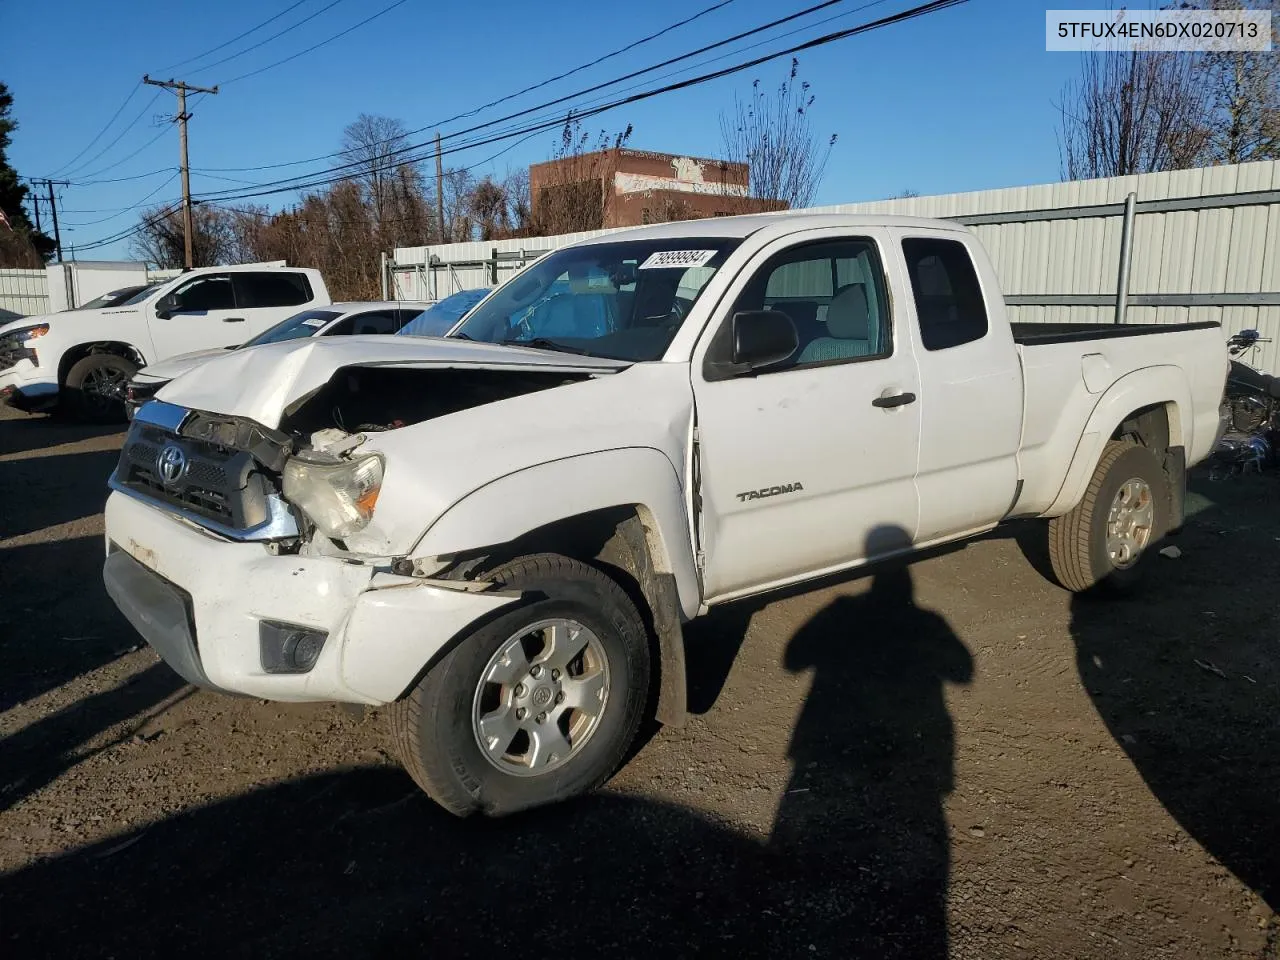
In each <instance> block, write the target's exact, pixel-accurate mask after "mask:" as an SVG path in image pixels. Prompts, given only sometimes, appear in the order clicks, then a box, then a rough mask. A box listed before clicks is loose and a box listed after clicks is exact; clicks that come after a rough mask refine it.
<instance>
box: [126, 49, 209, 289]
mask: <svg viewBox="0 0 1280 960" xmlns="http://www.w3.org/2000/svg"><path fill="white" fill-rule="evenodd" d="M142 82H143V83H149V84H151V86H153V87H164V88H165V89H167V90H177V91H178V115H177V117H175V118H174V119H176V120H177V121H178V144H179V148H180V150H181V151H182V248H183V255H184V262H185V263H186V268H187V269H188V270H190V269H191V266H192V264H191V260H192V257H191V238H192V235H193V234H194V233H195V226H194V225H193V224H192V222H191V170H190V168H189V166H188V165H187V121H188V120H190V119H191V114H189V113H187V91H188V90H190V91H191V92H192V93H217V92H218V88H217V87H193V86H191V84H189V83H183V82H182V81H181V80H152V79H151V78H150V77H149V76H147V75H146V74H143V76H142Z"/></svg>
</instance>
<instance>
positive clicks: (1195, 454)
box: [1012, 321, 1227, 514]
mask: <svg viewBox="0 0 1280 960" xmlns="http://www.w3.org/2000/svg"><path fill="white" fill-rule="evenodd" d="M1012 327H1013V336H1014V339H1015V341H1016V342H1017V344H1018V346H1017V350H1018V356H1019V357H1020V358H1021V362H1022V372H1023V411H1024V414H1023V427H1022V446H1021V451H1020V454H1019V466H1020V469H1021V471H1022V478H1023V489H1022V493H1021V496H1020V497H1019V500H1018V511H1019V513H1026V514H1037V513H1043V512H1044V511H1045V510H1046V509H1048V508H1049V507H1050V506H1051V505H1052V504H1053V502H1054V501H1055V500H1056V499H1057V497H1058V496H1059V494H1060V492H1061V489H1062V484H1063V467H1062V465H1063V463H1070V462H1071V460H1072V458H1073V457H1074V455H1075V452H1076V450H1077V447H1078V445H1079V444H1080V442H1081V437H1082V436H1083V435H1084V434H1085V433H1086V432H1087V424H1088V422H1089V418H1090V416H1091V415H1092V414H1093V412H1094V410H1095V409H1096V408H1097V406H1098V404H1099V403H1101V402H1103V400H1104V397H1105V396H1106V394H1107V393H1108V392H1109V391H1110V389H1111V387H1112V385H1114V384H1115V383H1117V382H1119V381H1120V380H1122V379H1124V378H1125V377H1126V376H1127V375H1129V374H1130V373H1133V372H1135V371H1153V370H1156V369H1159V370H1161V371H1162V372H1161V373H1159V374H1154V375H1156V376H1160V377H1163V378H1164V380H1163V381H1162V382H1163V384H1164V386H1163V387H1162V389H1163V390H1164V392H1165V393H1166V394H1167V399H1168V400H1170V401H1173V402H1176V403H1178V404H1179V405H1180V409H1179V413H1180V415H1181V416H1182V417H1184V418H1185V419H1184V420H1182V421H1181V422H1180V423H1179V424H1178V427H1179V430H1180V434H1181V435H1180V439H1181V442H1182V443H1183V444H1184V445H1185V446H1186V447H1187V450H1186V454H1187V459H1188V462H1189V463H1195V462H1196V461H1197V460H1198V459H1199V458H1201V457H1203V456H1205V455H1206V454H1207V453H1208V451H1209V449H1210V447H1211V446H1212V444H1213V440H1214V431H1215V429H1216V426H1217V408H1218V401H1219V399H1220V398H1221V396H1222V386H1223V383H1224V382H1225V381H1226V376H1227V349H1226V336H1225V335H1224V334H1223V332H1222V327H1221V324H1219V323H1216V322H1213V321H1208V322H1199V323H1126V324H1114V323H1017V324H1013V325H1012ZM1148 334H1165V336H1147V335H1148ZM1124 412H1125V411H1121V413H1124ZM1107 429H1110V425H1108V427H1107Z"/></svg>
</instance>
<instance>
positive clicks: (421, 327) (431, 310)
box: [396, 287, 489, 337]
mask: <svg viewBox="0 0 1280 960" xmlns="http://www.w3.org/2000/svg"><path fill="white" fill-rule="evenodd" d="M488 295H489V288H488V287H482V288H480V289H478V290H463V291H462V292H461V293H455V294H453V295H452V296H448V297H445V298H444V299H443V300H441V301H440V302H439V303H435V304H432V305H431V306H430V307H428V308H427V309H426V310H423V311H422V313H420V314H418V315H417V316H416V317H414V318H413V319H412V320H410V321H409V322H408V323H406V324H405V325H404V327H403V328H402V329H401V330H400V332H399V333H397V334H396V336H405V337H443V336H444V335H445V334H446V333H448V332H449V330H450V329H451V328H452V327H453V325H454V324H455V323H457V322H458V321H459V320H461V319H462V317H463V316H464V315H465V314H466V312H467V311H468V310H470V309H471V308H472V307H474V306H475V305H476V304H477V303H479V302H480V301H481V300H483V299H484V298H485V297H487V296H488Z"/></svg>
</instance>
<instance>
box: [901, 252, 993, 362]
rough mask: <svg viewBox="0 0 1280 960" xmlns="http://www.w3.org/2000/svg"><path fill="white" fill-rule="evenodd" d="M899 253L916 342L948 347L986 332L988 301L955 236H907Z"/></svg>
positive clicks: (959, 344)
mask: <svg viewBox="0 0 1280 960" xmlns="http://www.w3.org/2000/svg"><path fill="white" fill-rule="evenodd" d="M902 253H903V255H904V256H905V258H906V261H907V275H908V276H909V277H910V278H911V293H912V296H913V297H914V298H915V303H916V317H917V319H918V322H919V324H920V342H921V343H922V344H923V345H924V348H925V349H926V350H930V351H932V350H948V349H950V348H952V347H958V346H962V345H963V344H966V343H973V342H974V341H975V340H981V339H982V338H983V337H985V336H986V335H987V330H988V329H989V327H988V323H987V304H986V301H985V300H984V299H983V296H982V285H981V284H980V283H978V273H977V271H976V270H975V269H974V266H973V258H972V257H971V256H970V255H969V250H968V248H967V247H966V246H965V245H964V244H963V243H961V242H960V241H958V240H946V239H943V238H940V237H907V238H906V239H904V240H903V241H902Z"/></svg>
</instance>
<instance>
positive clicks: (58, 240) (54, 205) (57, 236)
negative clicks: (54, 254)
mask: <svg viewBox="0 0 1280 960" xmlns="http://www.w3.org/2000/svg"><path fill="white" fill-rule="evenodd" d="M58 182H60V183H62V185H63V186H66V181H58ZM44 183H45V186H47V187H48V188H49V215H50V216H51V217H53V242H54V243H55V244H56V245H57V247H58V260H59V262H61V260H62V234H61V233H59V232H58V201H57V200H55V199H54V198H53V184H54V181H53V180H46V181H45V182H44Z"/></svg>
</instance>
